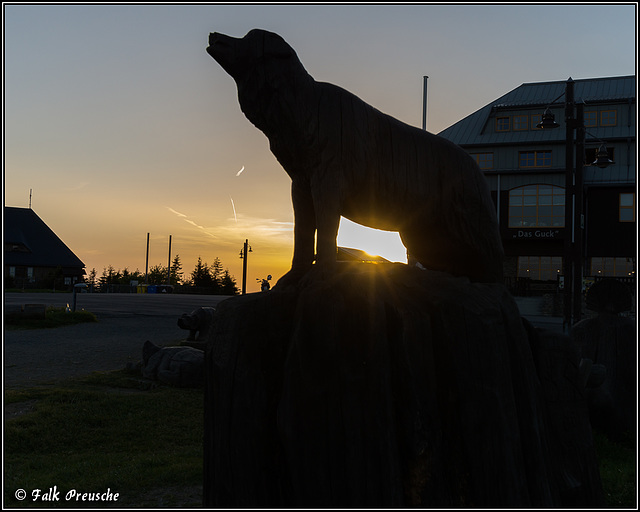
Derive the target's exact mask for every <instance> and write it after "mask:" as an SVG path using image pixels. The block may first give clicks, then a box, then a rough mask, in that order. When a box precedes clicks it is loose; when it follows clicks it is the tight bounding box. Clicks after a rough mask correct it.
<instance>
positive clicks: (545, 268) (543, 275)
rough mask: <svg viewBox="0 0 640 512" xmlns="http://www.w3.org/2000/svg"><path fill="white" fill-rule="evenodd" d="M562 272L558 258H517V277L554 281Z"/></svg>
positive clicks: (559, 258)
mask: <svg viewBox="0 0 640 512" xmlns="http://www.w3.org/2000/svg"><path fill="white" fill-rule="evenodd" d="M561 270H562V258H561V257H560V256H518V277H528V278H529V279H533V280H536V281H556V280H557V278H558V277H557V276H558V275H560V272H561Z"/></svg>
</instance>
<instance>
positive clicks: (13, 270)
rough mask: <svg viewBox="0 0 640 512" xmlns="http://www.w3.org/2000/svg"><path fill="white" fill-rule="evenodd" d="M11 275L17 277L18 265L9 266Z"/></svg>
mask: <svg viewBox="0 0 640 512" xmlns="http://www.w3.org/2000/svg"><path fill="white" fill-rule="evenodd" d="M9 275H10V276H11V277H16V267H9Z"/></svg>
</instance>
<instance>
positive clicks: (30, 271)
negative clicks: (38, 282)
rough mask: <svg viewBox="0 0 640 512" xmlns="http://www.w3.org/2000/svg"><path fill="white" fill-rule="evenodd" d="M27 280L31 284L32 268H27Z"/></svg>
mask: <svg viewBox="0 0 640 512" xmlns="http://www.w3.org/2000/svg"><path fill="white" fill-rule="evenodd" d="M27 278H28V279H29V282H30V283H33V267H27Z"/></svg>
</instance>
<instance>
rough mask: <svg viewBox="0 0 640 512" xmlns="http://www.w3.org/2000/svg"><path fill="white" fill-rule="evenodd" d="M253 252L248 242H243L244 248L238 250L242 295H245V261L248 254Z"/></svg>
mask: <svg viewBox="0 0 640 512" xmlns="http://www.w3.org/2000/svg"><path fill="white" fill-rule="evenodd" d="M250 252H253V251H252V250H251V246H250V245H249V240H245V241H244V247H243V248H242V249H240V259H241V260H243V261H242V295H245V294H246V293H247V259H248V256H249V253H250Z"/></svg>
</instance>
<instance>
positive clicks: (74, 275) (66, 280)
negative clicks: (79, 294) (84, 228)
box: [4, 206, 85, 288]
mask: <svg viewBox="0 0 640 512" xmlns="http://www.w3.org/2000/svg"><path fill="white" fill-rule="evenodd" d="M84 267H85V265H84V263H83V262H82V261H81V260H80V259H79V258H78V257H77V256H76V255H75V254H74V253H73V252H72V251H71V249H69V248H68V247H67V246H66V245H65V243H64V242H63V241H62V240H60V238H59V237H58V236H57V235H56V234H55V233H54V232H53V231H52V230H51V228H49V226H47V225H46V224H45V223H44V222H43V221H42V219H40V217H38V215H36V213H35V212H34V211H33V210H31V209H30V208H14V207H9V206H5V207H4V279H5V287H7V285H11V284H12V285H13V286H15V287H18V288H33V287H56V288H71V287H72V286H73V285H74V284H75V283H77V282H80V281H82V277H83V276H84V273H85V271H84Z"/></svg>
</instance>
